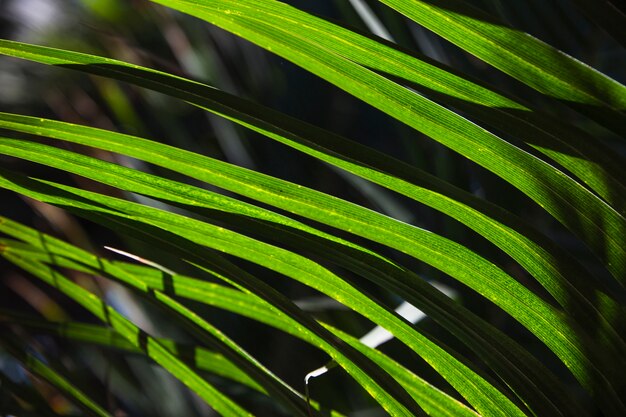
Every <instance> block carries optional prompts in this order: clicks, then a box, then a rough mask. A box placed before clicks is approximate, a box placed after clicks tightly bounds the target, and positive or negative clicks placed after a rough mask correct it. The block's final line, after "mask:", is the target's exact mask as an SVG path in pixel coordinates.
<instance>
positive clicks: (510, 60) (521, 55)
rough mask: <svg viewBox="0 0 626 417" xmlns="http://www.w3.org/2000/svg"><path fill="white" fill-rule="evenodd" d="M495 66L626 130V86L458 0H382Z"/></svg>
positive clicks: (612, 125) (607, 124)
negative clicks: (625, 111) (434, 0)
mask: <svg viewBox="0 0 626 417" xmlns="http://www.w3.org/2000/svg"><path fill="white" fill-rule="evenodd" d="M380 2H381V3H384V4H386V5H388V6H389V7H391V8H393V9H395V10H397V11H399V12H400V13H402V14H404V15H405V16H407V17H408V18H410V19H412V20H414V21H416V22H417V23H419V24H421V25H423V26H424V27H426V28H428V29H430V30H432V31H433V32H435V33H437V34H438V35H440V36H442V37H444V38H445V39H447V40H449V41H450V42H452V43H454V44H456V45H458V46H459V47H461V48H463V49H464V50H466V51H468V52H470V53H472V54H473V55H475V56H477V57H478V58H480V59H482V60H483V61H485V62H487V63H488V64H490V65H493V66H494V67H496V68H498V69H500V70H501V71H503V72H505V73H507V74H509V75H510V76H512V77H514V78H516V79H518V80H520V81H522V82H524V83H525V84H527V85H529V86H531V87H533V88H534V89H536V90H537V91H539V92H541V93H544V94H546V95H548V96H550V97H553V98H556V99H558V100H560V101H562V102H564V103H566V104H568V105H570V106H572V107H573V108H574V109H577V110H579V111H581V112H582V113H583V114H586V115H588V116H590V117H592V118H594V119H595V120H597V121H598V122H599V123H600V124H602V125H605V126H607V127H610V128H612V129H614V130H615V131H616V132H617V133H619V134H623V133H624V132H625V131H626V129H625V128H624V121H625V118H624V110H625V109H626V87H625V86H624V85H622V84H620V83H618V82H617V81H615V80H613V79H611V78H609V77H608V76H606V75H604V74H602V73H601V72H599V71H596V70H595V69H593V68H592V67H590V66H588V65H586V64H584V63H582V62H580V61H578V60H576V59H574V58H572V57H571V56H569V55H567V54H565V53H563V52H562V51H559V50H558V49H556V48H553V47H552V46H550V45H548V44H546V43H544V42H542V41H541V40H539V39H537V38H535V37H533V36H531V35H529V34H528V33H524V32H522V31H519V30H515V29H512V28H510V27H508V26H507V25H505V24H504V23H502V22H500V21H498V20H497V19H495V18H494V17H493V16H490V15H488V14H487V13H485V12H483V11H481V10H479V9H476V8H474V7H472V6H470V5H469V4H467V3H465V2H461V1H458V0H444V1H437V2H433V1H431V0H380Z"/></svg>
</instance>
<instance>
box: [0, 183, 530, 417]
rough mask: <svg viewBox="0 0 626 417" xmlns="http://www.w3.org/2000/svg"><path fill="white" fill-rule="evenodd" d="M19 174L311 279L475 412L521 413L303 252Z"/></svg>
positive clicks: (69, 200) (62, 200) (95, 209)
mask: <svg viewBox="0 0 626 417" xmlns="http://www.w3.org/2000/svg"><path fill="white" fill-rule="evenodd" d="M5 175H6V174H5ZM18 178H19V177H16V176H14V175H11V176H10V180H8V181H7V179H8V177H5V180H3V181H2V184H1V185H2V186H3V187H9V188H10V189H13V190H15V191H18V190H19V192H21V193H25V194H26V195H30V196H32V197H35V196H36V197H35V198H38V199H41V200H43V201H47V202H50V203H54V204H60V205H62V206H66V205H68V206H69V207H72V206H73V207H76V208H83V209H88V210H89V213H88V214H87V216H88V217H91V218H93V216H95V215H96V213H108V214H113V215H115V213H112V212H111V209H105V208H103V206H101V204H103V203H104V204H105V205H111V208H113V209H114V210H117V209H118V208H119V209H121V210H122V211H123V212H125V213H126V214H125V215H123V216H129V215H130V216H132V218H133V219H134V220H136V221H140V222H145V223H146V224H150V225H154V226H157V227H159V228H162V229H164V230H168V231H170V232H172V233H174V234H177V235H179V236H181V235H184V236H185V237H186V239H189V240H191V241H193V242H197V243H200V244H202V245H203V246H207V247H210V248H215V249H218V250H220V251H226V252H228V253H231V254H233V255H235V256H237V257H239V258H243V259H246V260H249V261H251V262H255V263H258V264H259V265H262V266H265V267H267V268H269V269H272V270H274V271H276V272H279V273H281V274H284V275H287V276H289V277H291V278H293V279H295V280H297V281H300V282H302V283H304V284H306V285H309V286H311V287H312V288H315V289H317V290H319V291H321V292H323V293H326V294H328V295H330V296H332V297H333V298H335V299H336V300H338V301H340V302H341V303H343V304H345V305H346V306H348V307H350V308H352V309H354V310H355V311H357V312H360V313H361V314H363V315H364V316H365V317H368V318H370V319H371V320H373V321H375V322H376V323H378V324H380V325H382V326H383V327H384V328H386V329H387V330H389V331H391V332H392V333H393V334H394V335H395V336H396V337H397V338H398V339H399V340H401V341H403V342H404V343H406V344H407V345H408V346H409V347H411V348H412V349H413V350H415V351H416V352H417V353H418V354H420V355H421V356H422V357H424V358H425V359H426V360H427V361H428V362H429V363H430V364H431V366H433V367H435V369H437V371H438V372H440V373H441V374H442V375H443V376H444V377H446V378H447V379H448V381H449V382H450V383H451V384H452V385H453V386H454V387H455V388H456V389H457V390H459V392H461V394H462V395H464V396H465V397H466V398H468V401H470V402H471V403H472V404H473V405H474V406H475V407H476V408H477V409H478V410H479V412H481V413H483V414H492V413H495V415H499V413H500V411H498V410H506V411H504V412H505V413H510V414H512V415H518V414H521V413H520V411H519V410H518V409H517V407H515V406H514V405H513V404H512V403H510V401H508V399H506V397H504V396H503V395H502V394H501V393H499V392H498V391H497V390H495V389H494V388H493V387H491V386H490V385H489V383H488V382H487V381H485V380H484V379H482V378H480V377H479V376H478V375H476V374H474V373H473V372H471V371H470V370H469V369H468V368H467V367H466V366H465V365H464V364H462V363H461V362H459V361H458V360H457V359H456V358H454V357H452V356H450V355H449V354H447V353H445V352H444V351H443V350H442V349H441V348H440V347H439V346H437V345H436V344H434V343H433V342H431V341H430V340H428V339H427V338H425V337H423V336H422V335H420V334H419V333H417V332H415V331H414V330H413V329H412V328H411V326H410V325H408V324H407V323H406V322H404V321H403V320H402V319H399V318H398V317H397V316H396V315H395V314H394V313H392V312H390V311H389V310H387V309H385V308H383V307H381V306H380V305H377V304H376V303H374V302H373V301H372V300H371V299H370V298H369V297H367V296H365V295H364V294H362V293H360V292H358V291H357V290H355V289H354V288H353V287H351V286H350V285H348V284H347V283H346V282H345V281H343V280H341V279H340V278H339V277H337V276H336V275H335V274H332V273H331V272H330V271H328V270H326V269H324V268H322V267H321V266H319V265H317V264H315V263H313V262H311V261H309V260H308V259H306V258H302V257H301V256H299V255H296V254H294V253H291V252H288V251H285V250H283V249H280V248H276V247H273V246H270V245H267V244H264V243H262V242H258V241H254V240H252V239H249V238H246V237H244V236H241V235H238V234H235V233H233V232H231V231H229V230H226V229H223V228H221V227H215V226H211V225H209V224H206V223H202V222H199V221H197V220H193V219H188V218H184V217H181V216H178V215H175V214H171V213H166V212H162V211H160V210H156V209H152V208H149V207H142V206H140V205H137V204H133V203H128V202H123V201H120V200H116V199H112V198H110V197H104V196H99V195H95V194H91V193H88V192H84V191H79V190H76V189H72V191H71V192H69V191H68V190H69V189H71V187H69V188H67V187H66V186H61V185H59V184H56V185H54V186H53V187H54V189H56V191H52V189H48V187H50V186H52V185H51V184H48V185H44V183H40V182H35V183H31V184H30V185H26V187H23V186H20V185H18V183H21V182H22V181H23V180H24V179H18ZM27 183H28V181H27ZM36 184H39V185H36ZM30 186H35V189H39V192H37V191H34V190H31V191H28V188H29V187H30ZM60 190H65V191H66V192H64V193H62V195H64V197H62V196H61V195H59V192H60ZM74 193H79V194H81V197H79V198H78V199H77V198H76V196H75V197H72V194H74ZM55 194H56V195H55ZM87 196H88V197H87ZM85 197H87V198H88V199H93V201H94V202H96V203H97V206H96V205H90V204H86V203H85V200H84V198H85ZM116 207H117V208H116ZM128 210H130V211H128ZM131 212H132V213H131ZM118 215H120V214H118ZM189 252H190V256H192V259H194V255H195V256H196V257H197V253H199V251H198V249H197V248H196V249H191V250H190V251H189ZM202 259H203V258H202V257H199V262H202ZM347 370H348V369H347ZM357 380H358V379H357ZM486 391H489V392H491V394H490V396H489V397H486V396H484V392H486ZM381 404H382V405H383V406H386V405H387V404H384V403H383V402H381ZM516 410H517V411H516Z"/></svg>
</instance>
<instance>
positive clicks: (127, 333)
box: [1, 251, 251, 416]
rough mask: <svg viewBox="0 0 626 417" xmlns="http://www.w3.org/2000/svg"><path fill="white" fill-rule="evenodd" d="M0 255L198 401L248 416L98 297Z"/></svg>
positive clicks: (46, 271)
mask: <svg viewBox="0 0 626 417" xmlns="http://www.w3.org/2000/svg"><path fill="white" fill-rule="evenodd" d="M1 255H2V256H3V257H4V258H5V259H7V260H8V261H10V262H12V263H13V264H15V265H17V266H19V267H20V268H22V269H24V270H25V271H28V272H30V273H31V274H32V275H34V276H36V277H37V278H39V279H41V280H42V281H44V282H45V283H47V284H49V285H51V286H52V287H55V288H56V289H58V290H59V291H61V292H62V293H63V294H65V295H66V296H68V297H69V298H71V299H72V300H74V301H76V302H77V303H78V304H80V305H81V306H83V307H84V308H85V309H87V310H88V311H89V312H91V313H92V314H93V315H95V316H96V317H97V318H99V319H100V320H102V322H103V323H106V324H108V325H109V326H111V327H112V328H114V329H115V330H116V331H117V332H118V333H120V334H121V335H122V336H123V337H124V338H125V339H126V340H127V341H128V342H130V343H131V344H133V345H134V346H135V347H136V348H138V349H141V350H142V351H143V352H144V353H145V354H146V355H147V356H149V357H150V358H151V359H153V360H154V361H155V362H157V363H158V364H159V365H161V366H162V367H163V368H164V369H166V370H168V371H169V372H170V373H171V374H172V375H174V376H175V377H176V378H178V379H179V380H180V381H181V382H182V383H184V384H185V385H187V386H188V387H189V388H190V389H192V390H193V391H195V392H196V393H197V394H198V395H199V396H200V397H201V398H202V399H204V400H205V401H206V402H207V403H208V404H210V405H211V406H212V407H213V408H214V409H215V410H216V411H217V412H219V413H221V414H222V415H224V416H244V415H246V416H249V415H251V414H249V413H248V412H246V411H245V410H244V409H242V408H241V407H240V406H239V405H237V404H236V403H234V402H233V401H232V400H230V399H229V398H228V397H226V396H225V395H224V394H222V393H220V392H219V391H218V390H217V389H215V388H214V387H213V386H211V385H210V384H209V383H208V382H207V381H206V380H204V379H202V378H201V377H200V376H199V375H198V374H196V373H195V372H194V371H193V370H192V369H191V368H190V367H189V366H188V365H186V364H184V363H183V362H182V361H180V359H178V358H177V357H176V356H175V355H173V354H172V353H171V352H170V351H169V350H167V348H166V347H165V346H163V345H161V344H160V343H159V342H158V341H157V340H155V339H154V338H152V337H150V336H148V335H147V334H145V333H144V332H143V331H141V330H140V329H139V328H138V327H137V326H135V325H134V324H132V323H131V322H130V321H129V320H128V319H126V318H124V317H123V316H122V315H120V314H119V313H118V312H117V311H115V310H114V309H112V308H111V307H109V306H108V305H106V303H104V302H103V301H102V300H101V299H100V298H98V297H97V296H95V295H94V294H92V293H91V292H89V291H87V290H85V289H84V288H82V287H80V286H78V285H77V284H75V283H74V282H72V281H70V280H69V279H67V278H66V277H65V276H63V275H62V274H60V273H58V272H57V271H55V270H53V269H52V268H50V267H47V266H45V265H43V264H40V263H37V262H31V261H30V260H29V259H24V258H21V257H19V256H15V255H12V254H10V253H7V252H4V251H2V252H1Z"/></svg>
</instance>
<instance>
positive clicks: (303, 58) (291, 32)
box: [157, 0, 626, 284]
mask: <svg viewBox="0 0 626 417" xmlns="http://www.w3.org/2000/svg"><path fill="white" fill-rule="evenodd" d="M157 3H160V4H164V5H167V6H169V7H173V8H175V9H177V10H180V11H183V12H186V13H189V14H192V15H194V16H196V17H199V18H202V19H204V20H206V21H208V22H210V23H212V24H215V25H217V26H219V27H222V28H223V29H226V30H228V31H230V32H232V33H234V34H236V35H238V36H241V37H243V38H245V39H248V40H250V41H252V42H254V43H256V44H257V45H259V46H261V47H263V48H265V49H268V50H271V51H272V52H274V53H276V54H277V55H280V56H282V57H284V58H285V59H288V60H290V61H292V62H294V63H295V64H297V65H299V66H301V67H303V68H304V69H306V70H308V71H310V72H313V73H314V74H316V75H318V76H320V77H322V78H324V79H325V80H327V81H329V82H331V83H333V84H335V85H337V86H339V87H341V88H342V89H344V90H345V91H347V92H349V93H350V94H353V95H354V96H356V97H358V98H360V99H362V100H363V101H365V102H367V103H369V104H371V105H372V106H374V107H376V108H377V109H379V110H381V111H383V112H385V113H387V114H389V115H391V116H392V117H394V118H396V119H398V120H400V121H401V122H403V123H406V124H407V125H409V126H411V127H413V128H415V129H416V130H419V131H421V132H423V133H425V134H427V135H428V136H430V137H431V138H433V139H435V140H437V141H438V142H440V143H442V144H444V145H445V146H448V147H450V148H451V149H453V150H455V151H456V152H458V153H460V154H461V155H463V156H465V157H467V158H469V159H470V160H472V161H474V162H476V163H478V164H480V165H481V166H483V167H485V168H487V169H489V170H491V171H492V172H494V173H495V174H497V175H498V176H500V177H501V178H503V179H505V180H506V181H508V182H509V183H511V184H512V185H514V186H515V187H517V188H518V189H520V190H521V191H522V192H524V193H525V194H526V195H528V196H529V197H530V198H532V199H533V200H534V201H536V202H537V203H538V204H539V205H540V206H542V207H543V208H544V209H546V210H547V211H548V212H549V213H550V214H552V215H553V216H554V217H555V218H556V219H558V220H559V221H560V222H561V223H563V224H564V225H566V226H567V227H569V228H570V229H571V230H572V231H573V232H574V233H576V234H577V235H578V236H579V237H580V238H581V239H583V240H584V241H585V242H586V243H587V244H588V245H589V247H590V248H591V249H592V250H593V251H594V253H596V255H597V256H598V257H599V258H600V259H602V260H603V261H604V262H605V264H606V265H607V267H608V268H609V269H610V270H611V271H612V272H613V273H614V276H615V277H616V278H617V279H618V280H623V277H624V276H626V241H624V239H625V238H624V236H626V234H625V233H624V232H626V219H624V218H623V217H622V216H621V215H620V214H619V213H618V212H616V211H615V210H614V209H613V208H612V207H610V206H608V205H606V203H604V202H603V201H602V200H601V199H599V198H598V197H597V196H595V195H594V194H593V193H590V192H589V191H588V190H586V189H585V188H584V187H582V186H581V185H580V184H578V183H576V182H575V181H573V180H572V179H571V178H569V177H568V176H566V175H565V174H564V173H562V172H560V171H558V170H556V169H555V168H553V167H552V166H550V165H549V164H547V163H545V162H543V161H541V160H539V159H538V158H535V157H533V156H531V155H530V154H528V153H526V152H524V151H522V150H521V149H519V148H517V147H515V146H514V145H512V144H509V143H507V142H505V141H503V140H501V139H500V138H498V137H497V136H495V135H493V134H491V133H489V132H487V131H486V130H484V129H482V128H480V127H478V126H476V125H474V124H473V123H471V122H469V121H468V120H466V119H464V118H463V117H461V116H459V115H457V114H456V113H453V112H451V111H449V110H448V109H446V108H444V107H442V106H439V105H437V104H436V103H434V102H432V101H429V100H427V99H426V98H424V97H422V96H420V95H417V94H414V93H413V92H411V91H410V90H408V89H406V88H404V87H402V86H399V85H398V84H396V83H393V82H391V81H389V80H387V79H386V78H384V77H381V76H380V75H378V74H375V73H373V72H371V71H370V70H368V69H366V68H363V67H361V66H359V65H358V64H355V63H354V62H352V61H350V60H348V59H346V58H344V57H341V56H339V55H336V54H334V53H332V52H330V51H327V50H326V49H324V48H321V47H320V46H319V44H318V43H317V42H316V41H315V39H311V38H309V37H307V36H304V35H302V34H301V33H300V25H297V24H293V23H292V22H291V21H290V20H289V19H288V18H285V17H282V15H281V14H280V13H276V14H275V17H274V18H273V19H272V20H262V19H260V18H259V14H260V13H261V11H262V10H263V9H265V8H268V7H275V8H280V7H281V6H280V5H281V3H278V2H270V1H262V2H261V1H258V0H246V1H242V2H236V3H233V2H228V1H211V2H204V1H197V2H190V1H183V0H163V1H157ZM248 4H252V5H254V7H246V5H248ZM224 11H226V12H224ZM581 207H584V208H585V210H583V209H581ZM622 284H623V283H622Z"/></svg>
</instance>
